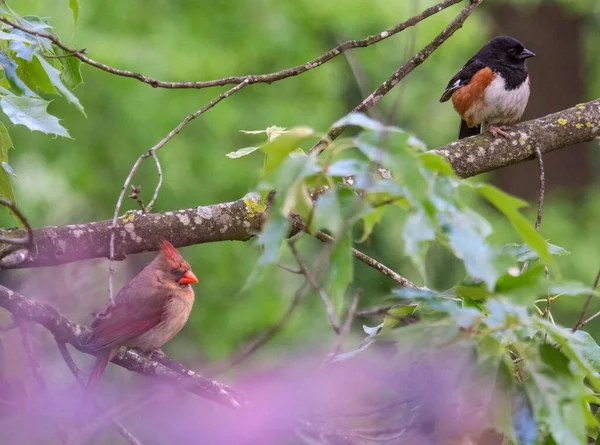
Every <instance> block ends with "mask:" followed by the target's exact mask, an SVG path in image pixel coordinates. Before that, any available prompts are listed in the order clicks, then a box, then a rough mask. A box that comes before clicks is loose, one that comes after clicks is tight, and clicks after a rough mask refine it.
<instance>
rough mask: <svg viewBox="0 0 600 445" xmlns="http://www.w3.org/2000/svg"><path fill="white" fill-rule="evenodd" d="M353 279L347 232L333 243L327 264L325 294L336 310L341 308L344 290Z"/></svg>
mask: <svg viewBox="0 0 600 445" xmlns="http://www.w3.org/2000/svg"><path fill="white" fill-rule="evenodd" d="M353 277H354V262H353V256H352V237H351V235H350V233H349V232H347V233H345V234H344V235H343V236H342V237H341V238H340V239H337V240H336V241H335V245H334V247H333V250H332V252H331V258H330V264H329V279H328V285H327V293H328V295H329V298H331V301H332V302H333V304H334V306H335V307H336V308H340V307H342V304H343V301H344V294H345V293H346V288H347V287H348V285H350V283H352V278H353Z"/></svg>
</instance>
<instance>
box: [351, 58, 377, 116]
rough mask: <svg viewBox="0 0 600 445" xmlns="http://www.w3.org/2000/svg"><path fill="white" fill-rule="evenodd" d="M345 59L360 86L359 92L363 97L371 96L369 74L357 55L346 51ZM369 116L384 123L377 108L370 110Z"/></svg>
mask: <svg viewBox="0 0 600 445" xmlns="http://www.w3.org/2000/svg"><path fill="white" fill-rule="evenodd" d="M344 57H345V58H346V62H348V66H349V67H350V70H351V71H352V74H353V76H354V80H355V81H356V85H357V86H358V91H359V92H360V95H361V97H365V96H366V95H368V94H369V90H370V87H369V79H368V77H367V73H365V71H364V70H363V69H362V67H361V65H360V63H359V61H358V59H357V58H356V54H355V53H354V52H352V51H346V52H345V53H344ZM369 114H370V115H371V116H372V117H373V118H374V119H377V120H378V121H380V122H383V121H384V117H383V114H382V113H381V111H380V110H379V109H378V108H377V107H373V108H371V109H370V110H369Z"/></svg>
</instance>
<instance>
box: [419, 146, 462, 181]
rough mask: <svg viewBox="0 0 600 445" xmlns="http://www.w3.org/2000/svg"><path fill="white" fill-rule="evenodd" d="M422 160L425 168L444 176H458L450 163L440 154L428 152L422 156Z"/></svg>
mask: <svg viewBox="0 0 600 445" xmlns="http://www.w3.org/2000/svg"><path fill="white" fill-rule="evenodd" d="M420 159H421V162H422V163H423V166H424V167H425V168H427V169H429V170H432V171H434V172H437V173H441V174H442V175H447V176H456V174H455V173H454V170H452V165H451V164H450V162H448V160H447V159H446V158H445V157H444V156H442V155H440V154H437V153H434V152H432V151H428V152H425V153H423V154H421V155H420Z"/></svg>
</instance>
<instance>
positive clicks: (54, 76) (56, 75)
mask: <svg viewBox="0 0 600 445" xmlns="http://www.w3.org/2000/svg"><path fill="white" fill-rule="evenodd" d="M34 55H35V57H36V58H37V59H38V60H39V62H40V64H41V65H42V68H44V70H45V71H46V74H47V75H48V79H50V82H51V83H52V85H54V87H55V88H56V89H57V90H58V91H59V92H60V93H61V94H62V95H63V97H64V98H65V99H66V100H67V102H69V103H71V104H73V105H74V106H75V108H77V109H78V110H79V111H80V112H81V114H83V115H84V116H85V111H84V109H83V106H82V105H81V103H80V102H79V99H77V97H76V96H75V95H74V94H73V93H72V92H71V90H69V89H68V88H67V87H66V86H65V85H64V84H63V83H62V80H61V79H60V71H59V70H57V69H56V68H54V67H53V66H52V65H51V64H50V63H48V62H47V61H46V59H44V57H43V56H42V55H41V54H40V53H39V52H36V53H35V54H34Z"/></svg>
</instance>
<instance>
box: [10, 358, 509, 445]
mask: <svg viewBox="0 0 600 445" xmlns="http://www.w3.org/2000/svg"><path fill="white" fill-rule="evenodd" d="M471 352H472V351H471ZM472 355H473V354H472V353H469V351H465V349H464V348H460V349H459V348H456V349H451V350H445V351H444V352H436V353H424V352H422V353H419V354H417V353H414V352H411V353H404V354H403V353H398V354H396V355H395V356H394V357H393V358H389V357H387V356H386V357H384V356H383V355H382V354H379V355H378V354H374V353H365V354H361V355H358V356H356V357H354V358H352V359H349V360H345V361H341V362H336V363H332V364H329V365H327V366H324V367H321V366H320V362H319V360H315V359H311V358H308V359H304V360H301V361H300V360H298V361H297V362H295V363H288V364H286V365H285V366H280V367H278V368H276V369H271V370H269V371H262V372H254V373H252V374H249V375H246V376H243V377H240V378H238V380H237V382H232V383H233V386H234V387H235V388H236V389H237V390H239V391H240V392H241V393H243V394H244V395H245V396H247V397H248V398H249V399H250V405H249V407H247V408H244V409H243V410H241V411H239V412H235V411H233V410H230V409H228V408H226V407H222V406H220V405H217V404H215V403H213V402H210V401H207V400H203V399H201V398H199V397H198V396H195V395H193V394H189V393H186V392H185V391H183V390H180V389H177V388H173V387H172V386H171V385H168V384H165V383H162V382H157V381H155V380H153V379H151V378H146V377H140V376H135V375H133V374H131V373H128V372H121V371H118V372H119V373H120V374H116V371H115V369H114V368H116V367H115V366H114V365H113V366H112V368H113V369H111V372H109V373H108V374H107V375H106V376H105V378H104V379H103V381H102V383H101V385H100V386H99V390H98V394H97V397H96V399H97V401H99V402H100V403H101V404H102V406H103V407H104V408H103V409H102V410H100V409H97V410H96V411H95V412H93V413H91V415H90V414H87V415H86V416H84V418H85V420H83V421H82V420H81V413H82V412H84V411H86V410H85V409H84V408H85V407H83V406H82V391H81V390H80V389H79V388H78V387H77V386H76V385H75V383H74V382H70V381H68V379H67V377H71V379H72V376H70V375H66V374H65V375H64V379H63V383H64V386H62V387H61V388H60V389H59V388H58V386H59V385H57V388H51V387H50V388H48V390H47V391H46V392H45V393H44V394H35V395H34V396H31V395H29V396H28V397H27V403H25V404H23V403H20V402H19V401H14V402H13V401H11V402H8V401H7V402H1V401H0V410H1V413H0V414H1V415H0V434H1V436H0V437H1V439H0V443H1V444H2V445H7V444H13V443H14V444H46V443H48V444H49V443H69V444H76V443H82V444H88V443H89V444H121V443H123V444H125V443H127V442H126V441H125V439H123V438H122V437H121V436H120V435H119V433H118V432H117V430H116V429H115V427H114V425H113V424H112V423H111V419H115V420H118V421H119V422H121V423H122V424H123V425H124V426H125V427H126V428H127V429H128V430H129V431H130V432H131V433H132V434H133V435H134V436H135V437H137V438H138V439H139V441H140V442H141V443H142V444H144V445H149V444H196V443H198V444H232V445H233V444H262V445H270V444H304V443H307V444H318V443H324V444H381V443H385V444H412V445H425V444H432V445H433V444H464V445H467V444H479V443H481V444H492V443H500V442H496V441H494V440H492V439H489V438H487V439H483V438H484V437H488V436H489V434H487V433H486V434H484V432H485V431H486V430H487V428H488V426H489V425H490V422H491V420H492V418H493V417H494V413H493V412H492V411H491V409H492V408H493V407H494V406H496V405H497V402H498V398H499V397H500V395H499V394H497V393H496V392H495V390H494V385H493V383H492V382H494V381H495V376H489V375H481V373H478V372H477V371H476V370H475V367H474V359H473V357H472ZM49 386H51V384H50V383H49Z"/></svg>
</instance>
